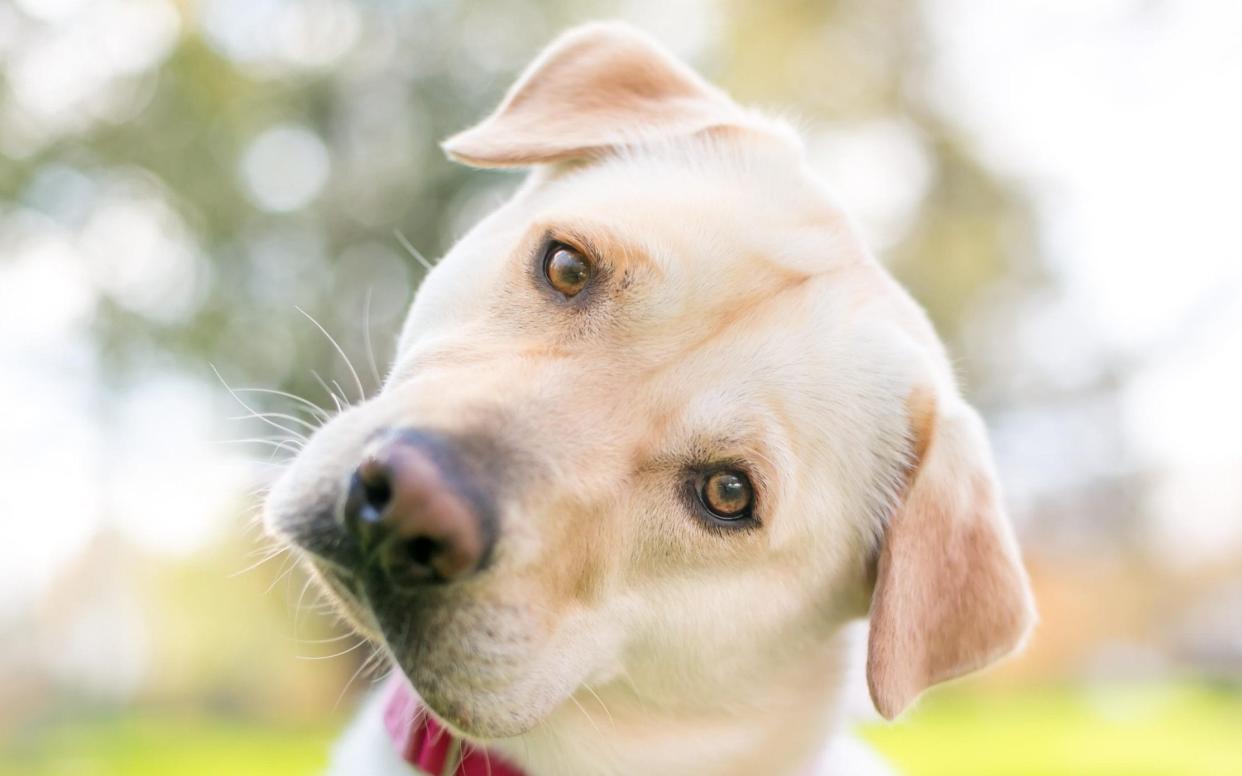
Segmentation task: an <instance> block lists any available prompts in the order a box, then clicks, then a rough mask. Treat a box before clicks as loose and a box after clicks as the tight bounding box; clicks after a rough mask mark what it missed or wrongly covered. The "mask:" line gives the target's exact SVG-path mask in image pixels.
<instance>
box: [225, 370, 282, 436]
mask: <svg viewBox="0 0 1242 776" xmlns="http://www.w3.org/2000/svg"><path fill="white" fill-rule="evenodd" d="M208 366H210V367H211V371H212V372H215V374H216V379H218V380H219V381H220V384H221V385H223V386H224V390H226V391H228V392H229V395H230V396H232V397H233V400H234V401H236V402H237V403H238V404H240V405H241V406H242V409H244V410H246V411H247V412H249V413H251V414H252V415H255V416H256V417H258V419H259V420H261V421H262V422H264V423H266V424H267V425H269V426H271V427H272V428H275V429H279V430H281V431H283V432H285V433H286V434H290V435H292V436H295V437H298V438H299V439H303V440H305V439H306V437H305V436H304V435H302V434H300V433H298V432H297V431H294V430H293V429H291V428H288V427H286V426H282V425H280V424H279V423H277V422H276V421H274V420H269V419H267V418H264V417H261V413H258V412H255V410H254V408H253V407H251V406H250V405H249V404H247V403H246V402H245V400H244V399H242V397H241V396H238V395H237V391H234V390H233V389H232V388H231V387H230V386H229V384H228V383H227V382H225V380H224V376H223V375H221V374H220V370H219V369H216V365H215V364H208Z"/></svg>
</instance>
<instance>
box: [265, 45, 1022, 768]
mask: <svg viewBox="0 0 1242 776" xmlns="http://www.w3.org/2000/svg"><path fill="white" fill-rule="evenodd" d="M446 148H447V149H448V151H449V153H451V154H452V155H454V156H455V157H457V158H459V159H462V160H464V161H467V162H469V163H473V164H478V165H487V166H495V165H523V166H530V167H532V168H533V172H532V173H531V174H530V176H529V178H528V179H527V182H526V184H525V185H524V186H523V187H522V188H521V189H520V191H519V192H518V193H517V194H516V195H515V196H514V197H513V198H512V199H511V200H510V201H509V202H508V203H506V204H505V205H503V206H502V207H500V208H499V209H498V210H497V211H496V212H495V213H493V214H492V215H490V216H489V217H487V218H486V219H484V220H483V221H482V222H481V223H480V224H478V225H477V226H476V227H475V229H474V230H472V231H471V232H470V233H469V234H468V235H467V236H466V237H465V238H463V239H462V240H461V242H460V243H458V244H457V245H456V246H455V247H454V248H453V249H452V251H450V253H449V254H448V255H447V256H445V257H444V259H443V260H442V261H441V262H440V263H439V264H438V266H437V267H436V268H435V270H434V271H432V272H431V273H430V275H429V276H428V277H427V279H426V281H425V283H424V284H423V287H422V288H421V289H420V290H419V293H418V298H417V299H416V301H415V304H414V306H413V308H412V310H411V311H410V315H409V317H408V319H407V323H406V326H405V329H404V332H403V334H402V337H401V342H400V346H399V353H398V358H397V361H396V363H395V366H394V369H393V371H392V373H391V374H390V376H389V378H388V380H387V383H386V386H385V388H384V390H383V392H382V393H381V394H380V395H379V396H378V397H376V398H375V399H373V400H371V401H370V402H368V403H366V404H365V405H363V406H361V407H359V408H357V409H354V410H351V411H349V412H347V413H345V414H343V415H342V416H340V417H338V418H336V419H334V420H333V421H332V422H331V423H330V424H329V425H328V426H327V427H325V429H323V430H322V431H320V432H319V433H318V434H317V435H316V436H315V438H314V439H313V440H312V441H311V443H310V445H308V447H307V449H306V450H305V451H304V452H303V453H302V454H301V456H300V457H299V459H298V461H297V462H296V463H295V465H294V466H293V468H292V469H291V471H290V472H289V473H288V474H287V475H286V476H285V478H284V479H282V481H281V482H280V483H279V484H278V486H277V488H276V489H275V491H274V492H273V494H272V497H271V499H270V501H269V504H268V510H267V520H268V524H269V526H270V528H271V530H272V531H273V532H274V533H275V534H277V535H278V536H285V537H288V538H294V537H296V535H297V527H298V524H299V521H301V520H304V519H305V516H306V515H307V514H308V513H309V512H311V511H313V510H314V509H315V507H316V505H317V504H322V503H323V501H324V499H331V498H339V496H335V495H334V494H336V493H337V490H338V489H339V482H340V481H341V479H342V478H343V477H344V476H346V473H347V472H348V469H349V467H350V466H351V465H352V463H351V462H353V461H355V460H356V456H357V451H358V449H359V448H360V446H361V444H362V441H363V440H365V438H366V437H367V435H368V434H370V433H371V432H373V431H374V430H375V429H377V428H380V427H382V426H397V425H409V426H417V427H423V428H432V429H444V430H448V431H453V430H462V429H468V430H472V431H479V430H484V431H485V432H486V433H487V434H489V435H491V436H492V437H495V438H497V439H501V440H503V441H504V444H505V445H506V446H507V447H509V448H512V449H518V450H520V451H521V455H522V461H523V462H524V465H525V466H527V467H528V468H527V469H526V470H524V472H523V477H522V482H523V486H522V488H520V489H519V491H518V492H517V493H516V494H515V495H514V496H513V497H512V499H511V503H507V504H506V505H505V510H504V512H505V514H504V520H503V525H502V534H501V539H500V541H499V544H498V547H497V555H496V559H495V562H494V564H493V565H492V567H491V568H489V570H488V571H487V572H486V573H485V574H483V575H480V577H479V578H478V579H477V580H473V581H471V582H469V583H466V584H464V585H462V586H461V587H460V588H459V589H455V591H454V592H453V596H454V597H453V599H452V602H453V603H452V605H445V606H444V607H442V608H441V609H439V610H437V611H436V612H435V613H434V617H433V618H432V620H431V622H432V623H433V626H431V627H427V628H425V630H426V631H427V632H426V634H425V635H419V636H418V638H419V639H421V641H420V650H419V651H418V656H419V658H418V660H417V661H413V660H412V659H410V656H409V655H408V654H407V653H406V651H405V645H402V644H393V643H391V642H389V643H388V644H387V646H388V648H389V649H390V650H391V651H392V652H393V653H394V657H395V658H396V659H397V661H398V662H399V663H401V665H402V667H403V668H404V669H405V671H406V673H407V674H408V675H410V676H411V678H412V680H413V682H414V684H415V686H416V687H417V688H418V689H419V691H420V693H422V694H423V696H424V698H425V699H426V700H427V702H428V703H429V704H430V705H431V707H432V708H433V709H434V710H435V711H436V712H437V714H438V715H439V716H440V717H441V718H442V719H444V720H445V721H446V722H447V723H448V724H449V725H450V726H452V727H454V729H456V730H458V731H460V732H461V733H462V734H463V735H465V736H467V737H468V738H470V739H472V740H476V741H480V742H483V743H484V744H485V745H486V746H488V747H489V748H491V749H493V750H494V751H497V752H500V753H502V754H504V755H505V756H506V757H508V758H510V759H512V760H513V761H514V762H516V763H518V764H520V765H521V766H523V767H524V768H525V769H526V770H527V772H528V773H530V774H531V776H562V775H564V776H569V775H571V774H572V775H573V776H584V775H585V776H591V775H598V776H603V775H604V774H636V773H641V774H645V775H646V776H659V775H660V774H715V775H725V776H727V775H728V774H739V775H740V774H748V775H749V774H755V773H763V774H776V775H779V774H811V773H820V774H828V773H849V774H857V773H863V772H865V770H864V769H865V768H867V767H880V766H878V765H877V764H876V763H874V762H873V761H872V762H871V763H870V764H868V758H867V755H865V753H862V754H860V749H859V748H858V747H857V746H856V745H854V744H852V743H850V741H849V740H848V739H847V738H844V737H842V731H843V729H844V727H845V726H846V724H847V722H848V716H849V715H848V713H847V709H848V707H849V702H850V692H849V690H848V688H850V687H857V686H858V685H859V684H860V679H861V677H862V674H863V667H862V660H861V657H860V647H861V644H860V643H859V640H858V638H857V637H856V631H857V628H851V626H850V623H851V622H858V621H859V618H862V617H865V616H866V615H867V613H868V609H869V608H870V610H871V611H872V612H873V614H874V617H873V620H872V625H871V632H870V640H869V641H870V644H869V660H868V662H867V669H866V670H867V678H868V680H869V684H870V689H871V694H872V697H873V699H874V700H875V703H876V705H877V707H878V708H879V710H880V711H881V712H882V713H883V714H884V716H887V717H892V716H894V715H896V714H897V713H899V712H900V711H901V710H902V709H903V708H905V707H906V705H908V704H909V703H910V702H911V701H912V700H913V699H914V697H915V696H917V694H918V693H919V692H921V691H922V690H923V689H925V688H926V687H927V686H928V685H929V684H931V683H934V682H937V681H942V680H945V679H948V678H952V677H953V676H957V675H959V674H961V673H963V672H965V671H969V670H973V669H975V668H979V667H982V666H983V665H985V664H987V663H989V662H991V661H992V660H994V659H996V658H998V657H1000V656H1001V655H1003V654H1005V653H1007V652H1009V651H1010V650H1012V649H1013V648H1014V647H1015V646H1016V645H1017V644H1018V643H1019V642H1020V641H1021V639H1022V638H1023V637H1024V636H1025V633H1026V632H1027V630H1028V629H1029V627H1030V621H1031V617H1032V614H1031V612H1032V607H1031V602H1030V596H1029V591H1028V590H1027V584H1026V578H1025V575H1024V573H1023V571H1022V568H1021V565H1020V562H1019V559H1018V555H1017V550H1016V545H1015V544H1014V541H1013V537H1012V535H1011V532H1010V530H1009V528H1008V524H1007V522H1006V520H1005V519H1004V515H1003V512H1002V511H1001V508H1000V502H999V499H998V492H999V489H998V486H997V484H996V482H995V478H994V476H993V473H992V470H991V464H990V454H989V452H988V449H987V444H986V438H985V435H984V432H983V429H982V425H981V424H980V423H979V421H978V419H977V417H976V416H975V415H974V413H973V411H971V410H970V409H969V407H967V405H966V404H965V402H964V401H963V400H962V398H961V397H960V395H959V393H958V391H957V388H956V386H955V384H954V380H953V377H952V374H951V370H950V368H949V364H948V361H947V359H946V357H945V355H944V352H943V350H942V348H941V347H940V345H939V342H938V340H937V338H936V336H935V333H934V332H933V331H932V329H931V326H930V325H929V324H928V322H927V320H926V318H925V316H924V315H923V313H922V311H921V310H920V309H919V308H918V307H917V305H916V304H915V303H914V302H913V301H912V300H911V299H910V298H909V297H908V296H907V295H906V294H905V292H904V291H902V290H901V289H900V288H899V287H898V286H897V284H896V283H894V282H893V281H892V279H891V278H890V277H889V276H888V275H887V274H886V273H885V272H884V271H883V270H882V269H881V268H880V266H879V265H878V264H877V263H876V262H875V261H874V260H873V259H872V258H871V257H870V256H869V255H868V254H867V252H866V251H865V249H864V248H863V246H862V245H861V243H860V241H859V240H858V238H857V236H856V234H855V232H854V230H853V228H852V227H851V225H850V223H849V220H848V218H846V217H845V215H844V214H843V212H842V211H841V210H840V208H839V207H838V206H837V205H836V204H835V203H834V202H833V200H832V198H831V197H830V196H829V194H828V193H827V191H826V189H825V187H824V186H823V184H822V183H820V182H819V181H818V180H817V179H816V178H815V177H814V176H813V175H812V174H811V172H810V171H809V169H808V168H807V165H806V163H805V160H804V159H803V155H802V148H801V144H800V142H799V141H798V139H797V136H796V134H795V133H793V132H792V131H791V130H790V129H789V128H788V127H787V126H785V125H783V124H781V123H779V122H776V121H773V120H770V119H766V118H764V117H762V116H758V115H756V114H753V113H750V112H747V111H745V110H743V109H741V108H740V107H738V106H736V105H734V104H733V103H732V102H731V101H730V100H728V98H727V97H725V96H724V95H723V94H722V93H720V92H719V91H717V90H715V89H714V88H712V87H710V86H708V85H706V84H705V83H704V82H703V81H702V80H701V79H699V78H698V76H696V75H694V74H693V73H691V72H690V71H689V70H687V69H686V68H685V67H684V66H682V65H680V64H678V63H676V62H675V61H674V60H672V59H671V58H670V57H668V55H666V54H664V53H663V52H662V50H661V49H659V48H658V47H657V46H656V45H655V44H654V43H652V42H651V41H650V40H649V39H647V38H646V37H645V36H643V35H641V34H639V33H637V32H635V31H633V30H631V29H629V28H626V27H623V26H620V25H592V26H588V27H586V28H583V29H579V30H576V31H573V32H571V33H569V34H568V35H566V36H565V37H564V38H562V39H561V40H560V41H558V42H556V43H554V44H553V45H552V47H550V49H549V50H548V51H547V52H545V54H544V55H542V56H541V57H540V59H539V60H538V61H537V62H536V63H535V64H534V65H532V67H531V68H530V69H528V71H527V72H526V73H525V74H524V75H523V77H522V79H521V80H520V82H519V84H518V85H517V86H515V87H514V89H513V90H511V92H510V94H509V96H508V97H507V98H506V100H505V102H504V103H503V104H502V106H501V107H500V109H498V111H497V112H496V114H494V115H493V116H491V117H489V118H488V119H487V120H486V121H484V122H483V123H482V124H481V125H479V127H476V128H474V129H471V130H468V131H467V132H465V133H463V134H462V135H459V136H457V137H456V138H454V139H453V140H450V141H449V142H448V143H447V145H446ZM546 235H552V236H553V237H555V238H556V239H561V240H566V241H578V242H584V243H589V247H590V249H591V250H592V251H593V252H595V253H596V254H598V255H596V256H595V258H596V259H597V260H598V261H599V262H601V266H604V267H606V268H607V280H606V281H601V282H600V290H599V292H598V295H597V296H596V297H595V298H593V299H591V300H589V306H588V307H583V308H582V309H581V310H579V309H576V308H575V309H569V308H566V307H564V306H559V307H558V305H557V304H556V303H555V302H553V301H551V300H549V298H547V297H546V295H542V294H541V293H539V291H538V288H537V284H538V281H537V279H536V280H532V277H533V276H532V272H531V266H532V265H531V261H532V256H535V255H536V254H537V252H538V250H539V246H540V245H541V244H543V243H542V241H543V240H544V239H545V236H546ZM584 247H585V246H584ZM702 458H707V459H712V460H715V459H729V460H744V461H746V462H748V464H749V465H750V466H752V467H753V469H752V471H753V479H754V480H755V483H756V488H757V492H758V499H759V500H758V505H759V512H760V515H761V518H762V525H761V526H760V527H758V528H757V529H755V530H751V531H746V532H719V533H714V532H712V531H708V530H704V528H703V527H702V526H701V525H699V524H697V523H696V522H695V520H694V518H693V516H692V515H690V514H688V513H687V510H686V508H685V505H684V504H683V503H682V501H681V500H679V498H678V496H677V492H676V482H677V477H678V476H679V475H678V472H679V471H681V468H680V467H682V466H683V465H684V462H685V461H687V460H690V459H696V460H697V459H702ZM946 549H947V551H948V554H947V555H945V554H944V553H945V551H946ZM946 557H947V558H948V560H949V564H948V567H947V569H946V567H945V564H944V563H943V561H944V560H945V558H946ZM311 562H312V563H314V564H316V565H318V566H322V564H319V563H317V561H315V560H314V559H311ZM329 576H330V575H329ZM873 586H874V595H873ZM335 589H336V590H337V592H338V594H339V595H340V599H341V603H342V606H343V607H344V609H345V611H346V612H347V613H348V614H349V616H350V617H351V618H352V619H353V621H354V622H355V623H356V624H357V625H358V626H359V628H360V629H362V630H363V632H365V633H368V634H370V635H372V636H373V637H375V638H379V639H382V637H381V636H380V631H381V630H382V628H381V624H380V623H378V622H377V620H376V617H375V615H374V613H372V612H370V611H369V610H368V608H367V607H366V605H365V602H363V601H360V600H358V599H357V598H356V597H353V596H351V595H350V594H349V593H348V592H347V591H344V590H343V589H341V588H340V586H338V587H337V588H335ZM377 713H378V712H376V711H375V709H374V708H372V709H371V710H370V711H368V712H366V713H365V714H364V716H363V717H362V718H360V720H359V722H358V723H357V725H358V727H356V728H355V730H354V732H352V733H351V734H350V737H349V738H347V740H346V743H345V744H344V745H343V748H342V750H341V753H340V755H339V757H338V765H337V766H336V767H337V771H336V772H339V773H342V774H344V773H351V774H357V773H363V772H366V773H371V772H372V771H371V770H359V768H370V767H371V766H365V767H364V766H362V765H361V764H360V763H361V761H360V760H359V759H358V758H360V757H363V756H365V755H364V754H360V753H359V747H362V749H364V750H365V749H366V748H367V747H372V746H379V745H380V742H379V740H378V739H382V736H377V735H373V734H374V731H375V729H376V727H377V724H378V723H377ZM359 741H364V742H365V741H370V743H361V744H359V743H358V742H359ZM841 758H846V759H844V760H842V759H841ZM375 773H379V771H375Z"/></svg>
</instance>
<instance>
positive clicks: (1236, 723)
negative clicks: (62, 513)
mask: <svg viewBox="0 0 1242 776" xmlns="http://www.w3.org/2000/svg"><path fill="white" fill-rule="evenodd" d="M338 728H339V724H336V723H332V724H329V723H325V724H324V725H323V726H321V727H318V728H314V729H307V728H277V727H272V726H271V725H270V724H268V725H263V724H259V723H247V722H245V721H241V720H236V719H231V718H220V717H210V716H205V717H182V716H152V715H134V716H122V717H109V718H103V719H94V720H79V721H74V722H69V721H66V722H59V723H50V724H45V725H41V726H39V727H37V728H34V729H32V730H28V731H24V732H23V733H21V734H14V735H9V736H7V737H6V738H5V739H4V740H3V741H0V776H156V775H157V774H158V775H159V776H171V775H174V774H175V776H310V775H311V774H316V773H318V772H319V771H320V770H322V768H323V766H324V763H325V762H326V757H327V750H328V746H329V744H330V742H331V741H332V740H333V738H334V737H335V735H336V731H337V729H338ZM862 734H863V736H864V737H865V738H866V739H867V740H868V741H870V742H871V743H872V744H873V745H874V746H875V747H876V749H878V750H879V751H880V752H881V753H883V754H884V756H885V757H886V758H888V760H889V761H890V762H891V763H893V764H894V765H895V766H897V767H898V768H900V769H901V772H903V773H905V774H907V776H1087V775H1088V774H1090V775H1092V776H1242V694H1240V693H1238V692H1236V691H1234V692H1229V691H1225V690H1218V689H1213V688H1210V687H1204V686H1198V685H1176V684H1172V685H1153V686H1148V687H1114V688H1103V689H1098V690H1091V691H1086V690H1083V689H1081V688H1075V689H1047V690H1027V691H1023V692H1019V693H1006V694H999V695H998V694H986V693H979V692H964V691H961V690H957V691H954V690H948V691H941V692H935V693H932V694H931V695H930V696H929V697H928V698H927V699H926V700H924V701H923V702H922V703H921V704H920V705H919V707H918V708H917V709H916V710H915V711H913V712H912V713H911V714H909V715H908V716H907V717H906V718H905V719H903V720H902V721H901V722H899V723H896V724H892V725H869V726H867V727H865V728H864V729H863V730H862ZM359 776H365V775H364V774H360V775H359Z"/></svg>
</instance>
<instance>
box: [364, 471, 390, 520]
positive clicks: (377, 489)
mask: <svg viewBox="0 0 1242 776" xmlns="http://www.w3.org/2000/svg"><path fill="white" fill-rule="evenodd" d="M359 474H360V476H359V481H360V482H361V483H362V497H363V499H364V500H365V501H366V504H367V506H369V507H371V508H372V509H374V510H375V511H376V513H380V512H383V511H384V508H385V507H387V506H388V502H389V501H392V485H391V484H390V483H389V481H388V477H387V476H383V475H382V474H381V475H380V476H378V477H370V478H369V477H367V476H366V474H364V473H362V472H359Z"/></svg>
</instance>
